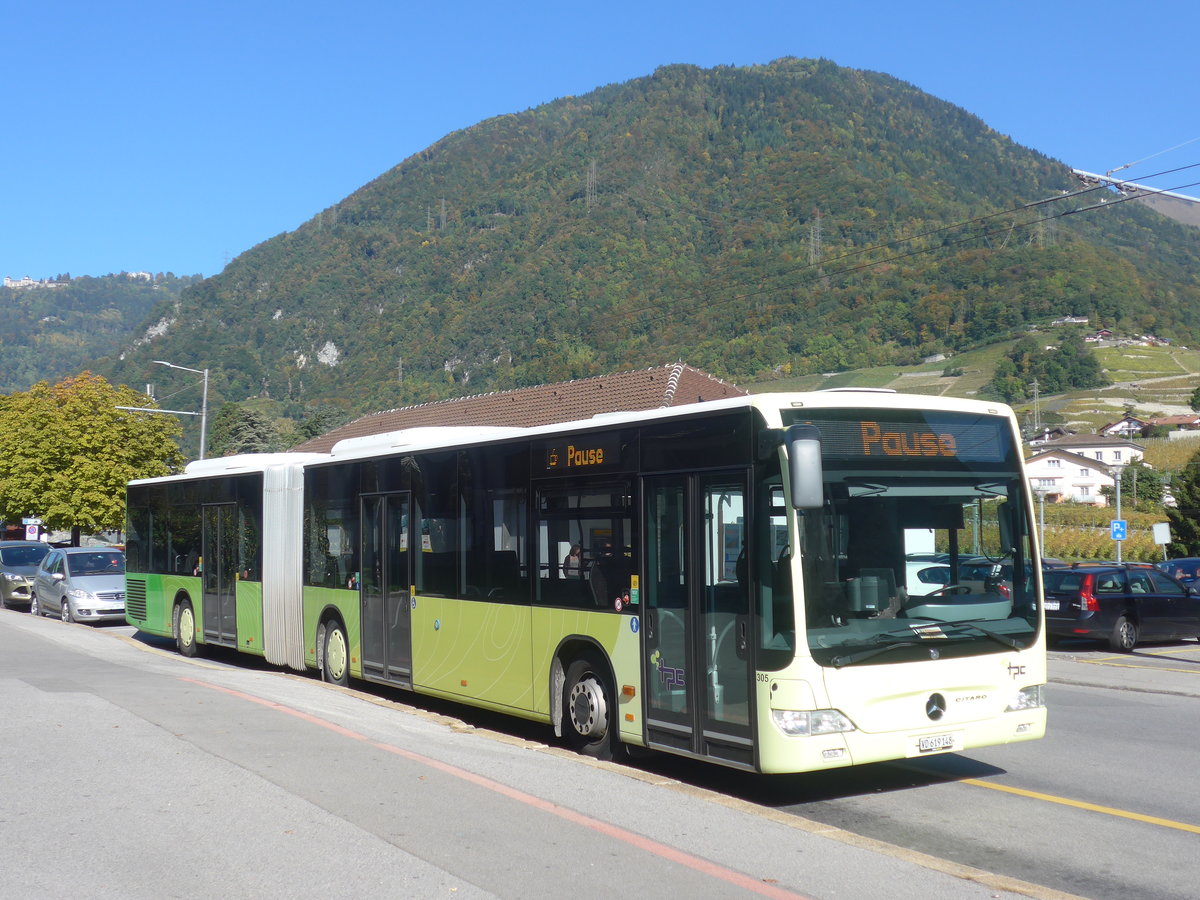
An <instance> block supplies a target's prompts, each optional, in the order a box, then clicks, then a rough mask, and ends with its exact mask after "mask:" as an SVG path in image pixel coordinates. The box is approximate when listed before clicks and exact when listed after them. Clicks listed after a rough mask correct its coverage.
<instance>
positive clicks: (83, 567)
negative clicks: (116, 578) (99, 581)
mask: <svg viewBox="0 0 1200 900" xmlns="http://www.w3.org/2000/svg"><path fill="white" fill-rule="evenodd" d="M67 559H68V565H69V567H70V569H71V574H72V575H124V574H125V556H124V555H123V554H121V553H115V552H112V551H103V550H98V551H96V552H94V553H72V554H70V555H69V556H68V558H67Z"/></svg>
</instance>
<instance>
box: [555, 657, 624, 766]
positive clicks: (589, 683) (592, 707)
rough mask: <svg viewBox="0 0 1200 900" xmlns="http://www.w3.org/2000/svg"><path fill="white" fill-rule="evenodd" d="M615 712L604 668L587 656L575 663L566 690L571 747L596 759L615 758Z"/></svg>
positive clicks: (565, 714) (565, 719)
mask: <svg viewBox="0 0 1200 900" xmlns="http://www.w3.org/2000/svg"><path fill="white" fill-rule="evenodd" d="M613 711H614V708H613V692H612V688H611V687H610V686H609V683H608V678H607V676H606V675H605V673H604V670H603V668H602V667H601V666H600V665H599V664H597V662H596V661H595V660H594V659H593V658H591V657H588V656H584V657H581V658H579V659H577V660H575V661H574V662H572V663H571V665H570V666H569V667H568V668H567V677H566V680H565V682H564V687H563V723H564V726H565V728H564V730H565V731H566V733H567V740H568V741H569V742H570V744H571V747H572V748H573V749H574V750H575V751H576V752H578V753H582V754H584V755H585V756H591V757H594V758H595V759H610V760H611V759H613V758H614V757H615V756H616V749H617V740H616V735H615V734H614V732H615V730H616V729H615V728H614V727H613Z"/></svg>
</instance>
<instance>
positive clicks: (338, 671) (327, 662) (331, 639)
mask: <svg viewBox="0 0 1200 900" xmlns="http://www.w3.org/2000/svg"><path fill="white" fill-rule="evenodd" d="M317 646H319V647H320V648H321V680H322V681H328V682H329V683H330V684H340V685H341V686H342V687H345V686H346V685H348V684H349V683H350V643H349V641H347V640H346V629H344V628H342V625H341V623H340V622H337V621H333V620H330V621H327V622H323V623H322V624H321V628H320V630H319V633H318V634H317Z"/></svg>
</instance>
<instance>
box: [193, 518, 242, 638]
mask: <svg viewBox="0 0 1200 900" xmlns="http://www.w3.org/2000/svg"><path fill="white" fill-rule="evenodd" d="M237 533H238V532H237V504H235V503H217V504H211V505H207V506H204V507H202V512H201V528H200V555H201V563H200V568H201V580H202V584H203V586H204V587H203V590H204V640H205V641H206V642H208V643H214V644H225V645H228V646H231V647H236V646H237V596H236V593H235V585H236V582H237V579H236V575H235V573H236V572H237Z"/></svg>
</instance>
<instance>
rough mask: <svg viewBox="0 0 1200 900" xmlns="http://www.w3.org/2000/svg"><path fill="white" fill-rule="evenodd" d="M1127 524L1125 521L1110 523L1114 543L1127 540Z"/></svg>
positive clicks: (1114, 520) (1119, 520)
mask: <svg viewBox="0 0 1200 900" xmlns="http://www.w3.org/2000/svg"><path fill="white" fill-rule="evenodd" d="M1127 524H1128V523H1127V522H1126V521H1125V519H1113V520H1112V521H1111V522H1110V523H1109V526H1110V527H1111V528H1112V539H1113V540H1114V541H1123V540H1125V531H1126V525H1127Z"/></svg>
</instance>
